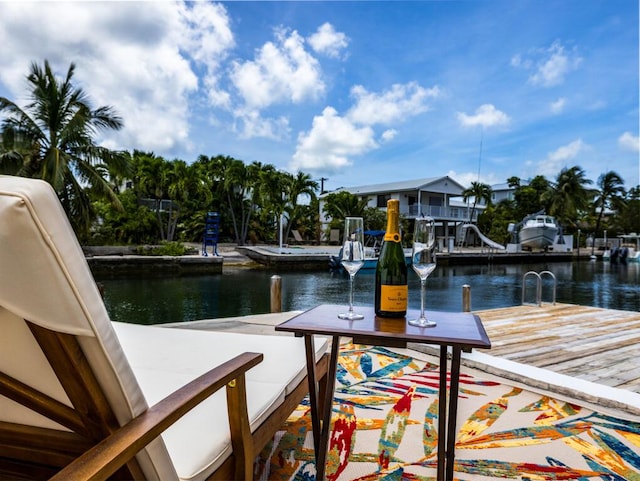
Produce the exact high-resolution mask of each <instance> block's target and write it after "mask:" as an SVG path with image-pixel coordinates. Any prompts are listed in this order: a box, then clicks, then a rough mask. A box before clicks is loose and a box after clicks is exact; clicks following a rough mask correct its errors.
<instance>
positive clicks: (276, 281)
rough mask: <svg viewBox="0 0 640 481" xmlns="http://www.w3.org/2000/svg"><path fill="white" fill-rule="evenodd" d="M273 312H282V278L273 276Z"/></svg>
mask: <svg viewBox="0 0 640 481" xmlns="http://www.w3.org/2000/svg"><path fill="white" fill-rule="evenodd" d="M271 312H282V278H281V277H280V276H278V275H273V276H271Z"/></svg>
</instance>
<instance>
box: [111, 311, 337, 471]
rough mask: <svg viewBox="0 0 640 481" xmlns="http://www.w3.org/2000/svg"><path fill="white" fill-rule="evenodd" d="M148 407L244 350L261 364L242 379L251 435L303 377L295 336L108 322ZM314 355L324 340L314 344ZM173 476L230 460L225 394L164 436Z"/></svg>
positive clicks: (302, 354)
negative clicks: (261, 356)
mask: <svg viewBox="0 0 640 481" xmlns="http://www.w3.org/2000/svg"><path fill="white" fill-rule="evenodd" d="M113 326H114V329H115V331H116V333H117V335H118V338H119V339H120V344H121V345H122V349H123V350H124V352H125V354H126V357H127V359H128V360H129V364H130V365H131V367H132V369H133V372H134V374H135V376H136V378H137V380H138V384H139V385H140V388H141V389H142V391H143V393H144V395H145V397H146V400H147V402H148V403H149V404H150V405H153V404H155V403H156V402H158V401H159V400H161V399H162V398H163V397H165V396H167V395H168V394H170V393H171V392H173V391H175V390H176V389H178V388H179V387H181V386H183V385H184V384H186V383H187V382H189V381H191V380H193V379H195V378H196V377H198V376H200V375H201V374H204V373H205V372H207V371H208V370H209V369H211V368H213V367H215V366H218V365H220V364H221V363H223V362H225V361H227V360H229V359H231V358H232V357H234V356H236V355H238V354H241V353H243V352H247V351H249V352H261V353H263V354H264V360H263V362H262V363H260V364H258V365H257V366H256V367H254V368H252V369H251V370H249V371H248V373H247V376H246V378H247V400H248V411H249V422H250V424H251V429H252V431H253V430H255V429H256V428H257V427H258V426H259V425H260V424H261V423H262V422H263V421H264V419H265V418H266V417H267V416H269V415H270V414H271V413H272V412H273V411H274V410H276V409H277V407H278V406H279V405H280V404H281V403H282V402H283V400H284V397H285V395H286V394H288V393H289V392H290V390H291V389H293V388H295V386H296V385H297V384H298V383H299V382H300V381H301V380H302V379H303V378H304V376H305V375H306V358H305V349H304V342H303V340H302V339H301V338H295V337H290V336H277V335H273V336H271V335H253V334H238V333H229V332H217V331H216V332H214V331H200V330H190V329H177V328H163V327H157V326H141V325H135V324H126V323H119V322H114V323H113ZM316 344H317V346H316V356H317V358H318V359H319V357H320V356H321V355H322V354H323V353H324V352H325V351H326V349H327V344H328V343H327V341H326V340H322V341H319V342H316ZM163 439H164V441H165V444H166V446H167V450H168V451H169V456H170V457H171V459H172V461H173V463H174V466H175V468H176V471H177V472H178V476H179V477H180V478H181V479H185V480H186V479H188V480H196V479H205V478H206V477H207V476H208V475H209V474H211V473H212V472H213V471H214V470H215V469H217V468H218V467H219V466H220V465H221V464H222V462H224V460H225V459H226V458H227V457H228V456H229V455H230V454H231V446H230V442H231V437H230V433H229V425H228V421H227V407H226V395H225V393H224V391H219V392H218V393H216V394H215V395H214V396H212V397H211V398H210V399H209V400H207V401H206V402H204V403H203V404H202V405H200V406H199V407H198V408H196V409H194V410H193V411H192V412H191V413H189V414H188V415H187V416H185V417H184V418H183V419H181V420H180V421H178V422H177V423H176V424H175V425H174V426H172V427H171V428H170V429H169V430H167V431H166V432H165V433H164V434H163Z"/></svg>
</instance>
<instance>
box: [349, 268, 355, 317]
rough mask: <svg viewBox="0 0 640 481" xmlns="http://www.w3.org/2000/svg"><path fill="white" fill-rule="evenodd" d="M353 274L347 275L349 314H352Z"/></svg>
mask: <svg viewBox="0 0 640 481" xmlns="http://www.w3.org/2000/svg"><path fill="white" fill-rule="evenodd" d="M353 277H354V275H353V274H349V312H353Z"/></svg>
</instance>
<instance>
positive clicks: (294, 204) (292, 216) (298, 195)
mask: <svg viewBox="0 0 640 481" xmlns="http://www.w3.org/2000/svg"><path fill="white" fill-rule="evenodd" d="M286 178H287V180H288V182H287V186H286V189H285V197H286V202H287V204H286V207H285V212H286V213H287V216H288V217H289V222H288V223H287V232H286V236H285V239H288V238H289V235H290V234H291V230H292V229H293V227H294V225H296V223H297V222H298V220H299V219H301V218H303V216H304V215H308V205H309V203H311V202H312V201H313V200H315V198H316V192H317V190H318V188H319V186H318V182H316V181H315V180H313V179H312V178H311V175H309V174H305V173H303V172H298V173H296V175H291V174H287V175H286ZM305 197H306V198H308V199H309V203H300V200H301V199H302V198H305Z"/></svg>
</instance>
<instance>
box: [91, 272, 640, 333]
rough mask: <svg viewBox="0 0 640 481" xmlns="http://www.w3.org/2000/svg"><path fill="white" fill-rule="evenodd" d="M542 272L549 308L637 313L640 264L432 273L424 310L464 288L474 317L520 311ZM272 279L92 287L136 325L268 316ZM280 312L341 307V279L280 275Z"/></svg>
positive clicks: (455, 305)
mask: <svg viewBox="0 0 640 481" xmlns="http://www.w3.org/2000/svg"><path fill="white" fill-rule="evenodd" d="M531 270H533V271H537V272H540V271H543V270H549V271H551V272H553V273H554V275H555V276H556V279H557V294H556V300H557V301H558V302H563V303H571V304H580V305H590V306H595V307H603V308H609V309H625V310H633V311H639V310H640V263H630V264H628V265H619V264H609V263H608V262H600V261H598V262H590V261H582V262H574V263H571V262H569V263H549V264H535V265H494V266H455V267H442V266H441V267H438V268H437V269H436V271H435V272H434V273H433V274H432V275H431V276H429V279H428V280H427V296H426V307H427V309H435V310H443V311H459V310H460V309H461V308H462V286H463V285H464V284H469V285H470V286H471V299H472V301H471V308H472V309H473V310H480V309H490V308H495V307H509V306H515V305H520V304H521V301H522V277H523V274H524V273H526V272H528V271H531ZM272 275H274V273H273V272H270V271H264V270H249V269H243V268H229V267H226V268H224V273H223V274H221V275H214V276H195V277H179V278H166V279H154V278H148V279H127V280H121V279H104V280H100V279H98V280H99V281H100V282H101V283H102V284H103V285H104V287H105V303H106V305H107V310H108V311H109V314H110V315H111V318H112V319H113V320H116V321H123V322H133V323H137V324H161V323H166V322H180V321H190V320H196V319H211V318H218V317H230V316H241V315H248V314H261V313H267V312H269V309H270V300H269V293H270V279H271V276H272ZM278 275H279V276H281V277H282V302H283V310H285V311H288V310H304V309H309V308H311V307H314V306H315V305H317V304H322V303H334V304H343V303H344V304H346V303H347V302H348V286H349V281H348V277H347V275H346V274H343V273H331V272H311V273H310V272H304V273H302V272H280V273H278ZM527 279H528V280H527V291H526V292H527V298H526V300H527V302H534V301H535V280H534V279H533V278H531V277H529V278H527ZM373 287H374V273H373V271H371V272H368V271H361V272H359V273H358V274H357V276H356V279H355V284H354V293H355V294H354V298H355V304H356V305H358V304H360V305H372V304H373ZM542 293H543V301H545V302H547V301H550V300H551V298H552V282H551V281H550V280H549V279H548V278H545V280H544V282H543V289H542ZM409 305H410V307H413V308H416V309H419V308H420V283H419V280H418V279H417V277H416V276H415V275H414V273H413V272H412V271H410V272H409Z"/></svg>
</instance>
